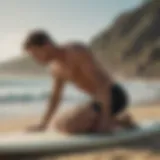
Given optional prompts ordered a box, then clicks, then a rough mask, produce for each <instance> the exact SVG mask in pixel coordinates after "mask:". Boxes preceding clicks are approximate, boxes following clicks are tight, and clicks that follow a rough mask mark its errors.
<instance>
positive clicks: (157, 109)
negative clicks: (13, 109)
mask: <svg viewBox="0 0 160 160" xmlns="http://www.w3.org/2000/svg"><path fill="white" fill-rule="evenodd" d="M129 112H130V113H131V114H132V115H133V116H134V118H135V120H136V121H137V122H138V121H142V120H147V119H152V120H160V104H152V105H151V104H150V106H147V105H143V106H142V105H141V106H138V107H136V108H131V109H129ZM39 119H40V117H39V116H29V115H28V116H26V117H21V118H20V117H17V118H14V119H10V120H1V121H0V132H1V133H5V132H14V131H20V130H24V129H26V128H27V127H28V126H30V125H33V124H36V123H38V122H39ZM49 159H51V158H49ZM53 159H54V160H75V159H76V160H160V135H158V136H156V137H150V138H149V139H147V140H141V141H135V142H134V143H133V142H132V143H131V144H130V145H127V146H125V145H124V146H119V147H117V148H112V149H107V150H101V151H96V152H95V151H94V152H90V153H83V154H74V155H68V156H62V157H55V158H53Z"/></svg>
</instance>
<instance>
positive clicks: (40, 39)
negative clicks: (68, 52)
mask: <svg viewBox="0 0 160 160" xmlns="http://www.w3.org/2000/svg"><path fill="white" fill-rule="evenodd" d="M23 47H24V49H25V51H27V53H28V54H30V55H31V56H33V57H34V58H35V59H36V60H38V61H39V62H40V63H44V64H46V63H48V62H50V61H51V60H52V59H53V57H54V52H56V44H54V43H53V41H52V39H51V37H50V36H49V35H48V33H47V32H45V31H43V30H35V31H32V32H30V33H29V34H28V36H27V37H26V39H25V41H24V44H23Z"/></svg>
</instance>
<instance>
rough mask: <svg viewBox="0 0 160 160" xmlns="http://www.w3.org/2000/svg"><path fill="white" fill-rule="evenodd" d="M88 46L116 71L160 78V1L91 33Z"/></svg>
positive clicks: (138, 9)
mask: <svg viewBox="0 0 160 160" xmlns="http://www.w3.org/2000/svg"><path fill="white" fill-rule="evenodd" d="M91 47H92V49H93V50H94V51H95V53H96V54H95V55H96V56H97V57H98V58H99V60H100V61H101V62H102V63H103V64H104V66H105V67H106V66H107V67H109V69H112V71H114V72H116V73H117V72H118V73H121V74H123V75H126V76H134V77H135V76H138V77H139V76H140V77H151V78H152V77H153V78H154V77H155V78H156V77H160V1H158V0H152V1H149V2H148V3H145V4H144V5H142V6H140V7H139V8H136V9H134V10H132V11H128V12H125V13H123V14H121V15H120V16H119V17H118V18H117V19H116V20H115V21H114V23H113V24H112V25H111V27H110V28H109V29H107V30H103V31H102V32H101V33H99V34H97V35H96V36H94V38H93V40H92V42H91Z"/></svg>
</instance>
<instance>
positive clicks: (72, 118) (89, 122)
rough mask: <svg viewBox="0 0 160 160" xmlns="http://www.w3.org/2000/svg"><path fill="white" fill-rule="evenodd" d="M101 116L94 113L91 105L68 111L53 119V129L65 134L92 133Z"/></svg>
mask: <svg viewBox="0 0 160 160" xmlns="http://www.w3.org/2000/svg"><path fill="white" fill-rule="evenodd" d="M98 115H99V114H98V113H96V112H95V111H94V109H93V108H92V106H91V103H88V104H85V105H83V106H77V107H74V108H72V109H67V110H66V111H65V112H63V113H60V114H59V115H57V116H55V118H54V119H53V128H54V129H55V130H58V131H60V132H65V133H70V134H74V133H85V132H90V130H91V128H92V126H93V125H94V123H95V122H96V121H97V119H98V117H99V116H98Z"/></svg>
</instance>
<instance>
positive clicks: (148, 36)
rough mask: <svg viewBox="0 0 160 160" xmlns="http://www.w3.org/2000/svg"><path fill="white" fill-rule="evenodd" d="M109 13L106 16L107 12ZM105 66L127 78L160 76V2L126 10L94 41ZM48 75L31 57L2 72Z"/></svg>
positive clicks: (2, 68) (0, 70) (11, 63)
mask: <svg viewBox="0 0 160 160" xmlns="http://www.w3.org/2000/svg"><path fill="white" fill-rule="evenodd" d="M104 16H105V15H104ZM90 46H91V48H92V49H93V51H94V53H95V56H96V57H97V58H98V59H99V60H100V61H101V62H102V64H103V65H104V67H105V68H107V69H109V70H111V71H113V73H116V74H118V75H123V76H127V77H149V78H157V77H160V1H159V0H150V1H147V2H146V3H145V4H143V5H142V6H139V7H138V8H135V9H133V10H131V11H126V12H124V13H122V14H121V15H120V16H119V17H117V18H116V19H115V21H114V22H113V24H111V26H110V28H109V29H108V28H107V29H104V30H103V31H101V32H100V33H98V34H96V35H95V36H94V37H93V39H92V41H91V43H90ZM3 72H4V73H12V74H17V73H26V74H33V75H36V74H37V75H39V74H42V75H43V74H46V71H45V69H44V67H42V66H40V65H38V64H37V63H35V62H34V61H33V60H32V58H30V57H19V58H18V59H14V60H12V61H9V62H7V63H4V64H0V73H3Z"/></svg>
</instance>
